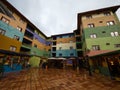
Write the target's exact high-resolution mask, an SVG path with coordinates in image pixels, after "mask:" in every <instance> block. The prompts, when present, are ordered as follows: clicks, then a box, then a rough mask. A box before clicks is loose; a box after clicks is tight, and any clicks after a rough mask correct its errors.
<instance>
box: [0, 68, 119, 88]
mask: <svg viewBox="0 0 120 90" xmlns="http://www.w3.org/2000/svg"><path fill="white" fill-rule="evenodd" d="M119 89H120V82H117V81H113V80H110V79H109V78H107V77H105V76H102V75H99V74H94V75H93V76H89V75H88V72H84V73H80V74H79V73H77V72H76V71H73V70H72V69H69V70H63V69H48V70H44V69H37V68H31V69H29V70H22V71H20V72H17V73H14V72H13V73H7V74H5V77H4V78H2V79H1V80H0V90H119Z"/></svg>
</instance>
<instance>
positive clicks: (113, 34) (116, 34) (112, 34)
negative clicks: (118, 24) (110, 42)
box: [110, 32, 119, 37]
mask: <svg viewBox="0 0 120 90" xmlns="http://www.w3.org/2000/svg"><path fill="white" fill-rule="evenodd" d="M110 34H111V36H112V37H115V36H119V33H118V32H111V33H110Z"/></svg>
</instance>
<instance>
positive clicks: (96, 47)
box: [92, 45, 100, 51]
mask: <svg viewBox="0 0 120 90" xmlns="http://www.w3.org/2000/svg"><path fill="white" fill-rule="evenodd" d="M92 50H94V51H97V50H100V45H92Z"/></svg>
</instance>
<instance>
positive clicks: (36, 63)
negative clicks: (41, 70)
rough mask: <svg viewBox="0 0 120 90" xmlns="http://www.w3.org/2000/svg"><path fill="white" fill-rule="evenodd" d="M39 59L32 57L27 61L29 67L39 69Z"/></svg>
mask: <svg viewBox="0 0 120 90" xmlns="http://www.w3.org/2000/svg"><path fill="white" fill-rule="evenodd" d="M40 60H41V59H40V57H36V56H33V57H31V58H30V59H29V62H30V65H31V67H39V63H40Z"/></svg>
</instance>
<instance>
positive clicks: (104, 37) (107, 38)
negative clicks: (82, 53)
mask: <svg viewBox="0 0 120 90" xmlns="http://www.w3.org/2000/svg"><path fill="white" fill-rule="evenodd" d="M103 31H105V32H104V33H103ZM115 31H117V32H119V33H120V26H119V25H113V26H104V27H95V28H86V29H84V34H83V35H84V37H85V38H86V39H85V40H84V42H83V46H84V45H86V47H84V48H86V49H90V50H91V48H92V45H100V49H101V50H117V49H120V48H115V47H114V44H120V36H117V37H112V36H111V34H110V33H111V32H115ZM93 33H95V34H96V35H97V38H90V34H93ZM106 43H110V45H106ZM84 48H83V49H84Z"/></svg>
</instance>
